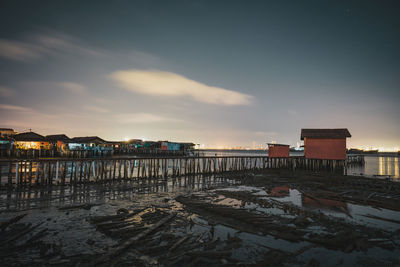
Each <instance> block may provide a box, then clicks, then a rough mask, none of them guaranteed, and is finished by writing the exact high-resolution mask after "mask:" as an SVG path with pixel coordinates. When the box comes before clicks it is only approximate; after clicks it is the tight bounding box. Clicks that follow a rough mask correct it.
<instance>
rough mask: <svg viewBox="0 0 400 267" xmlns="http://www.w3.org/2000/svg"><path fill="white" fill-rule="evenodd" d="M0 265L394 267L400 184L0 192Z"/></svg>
mask: <svg viewBox="0 0 400 267" xmlns="http://www.w3.org/2000/svg"><path fill="white" fill-rule="evenodd" d="M0 212H1V219H0V231H1V235H0V255H1V258H0V265H1V266H21V265H29V266H43V265H45V266H50V265H51V266H93V265H98V266H205V265H210V266H231V265H240V266H253V265H255V266H257V265H258V266H266V265H269V266H338V265H345V266H353V265H361V266H377V265H383V266H396V265H399V264H400V257H399V255H400V253H399V252H400V183H397V182H393V181H390V180H378V179H369V178H362V177H352V176H340V175H337V174H331V175H327V174H321V173H307V172H296V173H292V172H289V171H272V170H269V171H267V172H264V173H252V172H246V173H234V174H232V173H231V174H225V175H219V176H191V177H181V178H171V179H169V180H168V181H165V180H157V179H152V180H150V179H146V180H135V181H124V182H120V183H107V184H100V185H99V184H89V185H80V186H79V185H78V186H72V187H71V186H67V187H55V186H53V187H48V188H31V189H26V190H24V191H2V194H1V198H0Z"/></svg>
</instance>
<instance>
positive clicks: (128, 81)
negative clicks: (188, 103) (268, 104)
mask: <svg viewBox="0 0 400 267" xmlns="http://www.w3.org/2000/svg"><path fill="white" fill-rule="evenodd" d="M111 78H112V79H113V80H114V81H116V82H118V84H119V86H121V87H122V88H124V89H126V90H128V91H132V92H136V93H141V94H147V95H155V96H189V97H191V98H192V99H193V100H195V101H198V102H202V103H207V104H216V105H227V106H232V105H248V104H250V103H251V100H252V98H253V97H252V96H250V95H246V94H242V93H239V92H235V91H231V90H227V89H224V88H219V87H214V86H209V85H205V84H203V83H200V82H196V81H194V80H190V79H188V78H186V77H184V76H182V75H179V74H176V73H172V72H165V71H157V70H150V71H143V70H134V69H133V70H121V71H116V72H114V73H112V74H111Z"/></svg>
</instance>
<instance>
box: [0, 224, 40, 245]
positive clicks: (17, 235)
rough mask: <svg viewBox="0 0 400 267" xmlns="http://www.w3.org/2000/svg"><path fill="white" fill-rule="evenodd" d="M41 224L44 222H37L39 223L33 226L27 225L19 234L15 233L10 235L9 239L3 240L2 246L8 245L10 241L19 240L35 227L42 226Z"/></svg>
mask: <svg viewBox="0 0 400 267" xmlns="http://www.w3.org/2000/svg"><path fill="white" fill-rule="evenodd" d="M41 224H42V223H39V224H37V225H35V226H32V227H30V225H29V226H28V227H26V228H25V229H24V230H22V231H20V232H18V233H17V234H15V235H13V236H11V237H9V238H8V239H7V240H5V241H3V242H1V244H0V247H3V246H4V245H7V244H8V243H10V242H13V241H15V240H17V239H18V238H20V237H22V236H24V235H26V234H27V233H29V232H31V231H33V230H34V229H35V228H37V227H38V226H40V225H41Z"/></svg>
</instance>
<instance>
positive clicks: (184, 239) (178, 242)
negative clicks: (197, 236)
mask: <svg viewBox="0 0 400 267" xmlns="http://www.w3.org/2000/svg"><path fill="white" fill-rule="evenodd" d="M190 237H191V235H186V236H184V237H182V238H181V239H179V240H178V241H177V242H176V243H175V244H173V245H172V247H171V248H170V249H169V252H172V251H173V250H174V249H176V248H177V247H178V246H179V245H180V244H182V243H183V242H185V241H186V240H188V239H189V238H190Z"/></svg>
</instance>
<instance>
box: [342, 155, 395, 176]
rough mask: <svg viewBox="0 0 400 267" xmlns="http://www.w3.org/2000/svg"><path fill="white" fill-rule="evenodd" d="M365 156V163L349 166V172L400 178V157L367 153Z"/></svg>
mask: <svg viewBox="0 0 400 267" xmlns="http://www.w3.org/2000/svg"><path fill="white" fill-rule="evenodd" d="M364 158H365V165H364V166H356V165H355V166H349V168H348V170H347V172H348V174H352V175H364V176H368V177H378V178H394V179H395V180H399V178H400V159H399V157H398V156H377V155H365V157H364Z"/></svg>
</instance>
